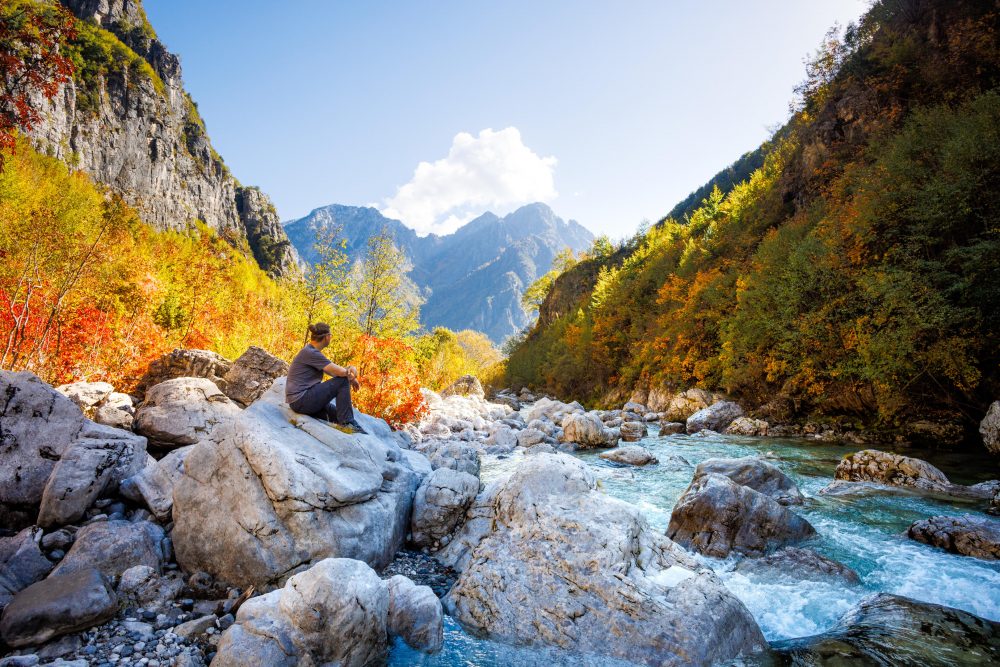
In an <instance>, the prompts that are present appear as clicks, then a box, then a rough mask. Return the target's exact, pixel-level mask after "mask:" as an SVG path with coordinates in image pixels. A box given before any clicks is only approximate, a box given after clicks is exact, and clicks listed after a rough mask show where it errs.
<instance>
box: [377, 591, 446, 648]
mask: <svg viewBox="0 0 1000 667" xmlns="http://www.w3.org/2000/svg"><path fill="white" fill-rule="evenodd" d="M386 586H387V587H388V589H389V618H388V627H387V629H388V631H389V634H390V635H396V636H398V637H402V638H403V641H405V642H406V643H407V644H409V645H410V646H411V647H413V648H415V649H417V650H418V651H424V652H427V653H434V652H436V651H439V650H440V649H441V645H442V644H443V643H444V612H443V610H442V608H441V600H439V599H438V597H437V596H436V595H434V591H433V590H431V588H430V586H417V585H416V584H414V583H413V582H412V581H410V579H408V578H407V577H404V576H402V575H399V574H397V575H395V576H394V577H392V578H390V579H389V580H388V581H386Z"/></svg>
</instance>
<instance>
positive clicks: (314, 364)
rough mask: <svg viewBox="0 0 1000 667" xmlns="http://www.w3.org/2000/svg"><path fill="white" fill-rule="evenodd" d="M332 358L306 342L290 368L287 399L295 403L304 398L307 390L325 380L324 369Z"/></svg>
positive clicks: (288, 401)
mask: <svg viewBox="0 0 1000 667" xmlns="http://www.w3.org/2000/svg"><path fill="white" fill-rule="evenodd" d="M329 364H330V360H329V359H327V358H326V357H324V356H323V353H322V352H320V351H319V350H317V349H316V348H315V347H313V346H312V345H309V344H308V343H307V344H306V346H305V347H303V348H302V349H301V350H299V353H298V354H296V355H295V358H294V359H292V365H291V367H289V369H288V380H286V381H285V401H286V402H287V403H294V402H295V401H297V400H299V399H300V398H302V396H303V395H304V394H305V393H306V391H307V390H308V389H309V388H310V387H313V386H315V385H317V384H319V383H320V382H322V381H323V369H324V368H326V367H327V365H329Z"/></svg>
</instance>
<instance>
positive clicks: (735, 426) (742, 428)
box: [725, 417, 770, 435]
mask: <svg viewBox="0 0 1000 667" xmlns="http://www.w3.org/2000/svg"><path fill="white" fill-rule="evenodd" d="M769 426H770V424H768V423H767V422H766V421H764V420H763V419H751V418H750V417H737V418H736V419H735V420H733V423H732V424H730V425H729V426H727V427H726V431H725V432H726V433H727V434H729V435H767V429H768V428H769Z"/></svg>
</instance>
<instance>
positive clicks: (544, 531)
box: [438, 454, 764, 665]
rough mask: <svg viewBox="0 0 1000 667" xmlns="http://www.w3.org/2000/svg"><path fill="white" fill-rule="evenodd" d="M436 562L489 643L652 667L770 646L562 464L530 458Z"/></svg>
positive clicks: (663, 545) (743, 614)
mask: <svg viewBox="0 0 1000 667" xmlns="http://www.w3.org/2000/svg"><path fill="white" fill-rule="evenodd" d="M438 558H439V559H441V560H443V561H444V562H446V563H448V564H450V565H452V566H454V567H456V568H459V569H461V574H460V576H459V578H458V581H457V582H456V583H455V585H454V587H453V588H452V589H451V591H450V592H449V593H448V595H447V596H446V597H445V606H446V608H447V609H448V611H449V613H451V615H452V616H454V617H455V618H456V619H457V620H459V621H460V622H461V623H462V624H463V625H465V626H466V627H469V628H471V629H473V630H474V631H476V632H478V633H481V634H483V635H486V636H490V637H493V638H497V639H500V640H502V641H508V642H513V643H518V644H534V645H550V646H559V647H564V648H571V649H573V650H575V651H577V652H580V653H583V654H597V655H605V656H613V657H617V658H621V659H624V660H630V661H633V662H638V663H645V664H650V665H689V664H706V665H707V664H715V663H720V662H725V661H728V660H732V659H733V658H735V657H736V656H739V655H746V654H749V653H752V652H754V651H757V650H759V649H761V648H763V646H764V640H763V637H762V636H761V633H760V630H759V629H758V628H757V625H756V623H755V622H754V620H753V618H752V617H751V616H750V614H749V612H748V611H747V610H746V608H745V607H744V606H743V605H742V603H740V602H739V601H738V600H737V599H736V598H735V597H733V596H732V594H730V593H729V592H728V591H727V590H726V588H725V587H724V586H723V585H722V583H721V582H720V581H719V580H718V579H717V578H716V577H715V575H714V574H712V573H711V571H709V570H705V569H702V568H700V567H699V565H698V563H697V562H696V561H695V560H694V559H692V558H691V557H690V556H689V555H688V554H686V553H685V552H684V550H683V549H681V548H679V547H678V546H677V545H676V544H674V543H673V542H671V541H670V540H668V539H666V538H665V537H664V536H662V535H658V534H656V533H655V532H653V531H652V530H650V528H649V526H648V525H647V524H646V521H645V519H644V518H643V517H642V515H641V513H640V512H639V510H638V509H636V508H635V507H633V506H632V505H629V504H627V503H623V502H621V501H618V500H615V499H612V498H608V497H606V496H604V495H603V494H601V493H598V492H596V491H595V481H594V478H593V477H592V476H591V474H590V473H589V472H588V470H587V468H586V467H585V465H584V464H583V463H582V462H580V461H578V460H576V459H574V458H572V457H569V456H567V455H564V454H538V455H536V456H532V457H530V458H529V459H526V460H525V462H524V463H522V464H521V465H519V466H518V468H517V469H516V470H515V472H514V473H513V474H512V475H511V476H510V478H508V479H506V480H503V481H500V482H497V483H494V484H492V485H490V486H489V487H488V488H487V489H486V490H485V491H483V493H481V494H480V496H479V497H477V499H476V501H475V502H474V503H473V505H472V507H471V508H470V510H469V513H468V515H467V520H466V523H465V526H464V527H463V529H462V530H461V531H460V532H459V534H457V535H456V537H455V539H454V540H453V541H452V542H451V544H450V545H449V546H448V547H446V548H445V549H444V550H442V551H441V552H439V554H438Z"/></svg>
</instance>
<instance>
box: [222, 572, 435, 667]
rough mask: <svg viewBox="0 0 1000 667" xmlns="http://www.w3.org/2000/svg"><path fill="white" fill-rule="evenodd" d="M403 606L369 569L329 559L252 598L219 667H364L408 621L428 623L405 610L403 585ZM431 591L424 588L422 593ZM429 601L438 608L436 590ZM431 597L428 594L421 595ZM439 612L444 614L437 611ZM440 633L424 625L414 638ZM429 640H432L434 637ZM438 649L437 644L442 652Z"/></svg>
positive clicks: (227, 637) (228, 636)
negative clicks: (277, 587)
mask: <svg viewBox="0 0 1000 667" xmlns="http://www.w3.org/2000/svg"><path fill="white" fill-rule="evenodd" d="M395 586H396V588H397V592H398V593H399V595H398V596H397V598H396V602H397V607H395V608H393V607H392V606H391V602H392V595H391V593H390V589H391V588H390V587H391V585H390V584H389V583H387V582H384V581H382V580H381V579H379V577H378V575H377V574H375V572H374V570H372V569H371V568H370V567H368V566H367V565H365V564H364V563H362V562H360V561H356V560H351V559H347V558H328V559H325V560H322V561H320V562H318V563H316V564H315V565H313V566H312V567H311V568H309V569H308V570H306V571H304V572H301V573H299V574H296V575H295V576H293V577H291V578H289V580H288V582H287V583H286V584H285V586H284V587H283V588H281V589H278V590H276V591H273V592H271V593H268V594H266V595H261V596H259V597H255V598H252V599H250V600H248V601H247V602H246V603H245V604H244V605H243V606H242V607H240V609H239V612H238V613H237V614H236V623H235V624H234V625H232V626H231V627H230V628H229V629H228V630H226V632H225V633H224V634H223V635H222V639H221V641H219V648H218V653H217V654H216V656H215V659H214V660H213V661H212V665H213V666H214V667H245V666H246V665H268V666H269V667H297V666H299V665H340V666H342V667H363V666H364V665H369V664H375V663H376V662H378V661H379V660H381V659H383V657H384V655H385V653H386V651H387V649H388V640H389V635H390V618H392V620H393V621H395V624H393V625H392V630H395V631H397V632H400V633H402V632H406V633H409V630H410V628H406V627H402V628H401V627H397V624H401V623H404V622H406V621H410V620H412V621H414V622H417V621H423V622H426V613H425V612H423V610H421V613H420V616H416V615H413V614H412V613H411V612H413V611H415V610H416V607H412V606H411V607H410V609H409V610H404V609H402V605H404V604H408V603H411V602H414V600H413V598H412V596H411V595H409V594H408V592H406V591H403V588H402V586H401V585H400V583H399V582H396V584H395ZM417 588H426V587H417ZM426 590H427V593H430V597H431V598H433V601H434V602H436V603H437V608H438V610H440V602H438V601H437V598H435V597H434V594H433V593H431V592H430V589H426ZM423 597H424V598H425V599H427V598H426V594H425V595H424V596H423ZM438 613H440V611H439V612H438ZM433 633H434V630H429V629H428V628H425V627H421V628H419V629H417V630H416V631H415V632H414V633H413V634H412V635H411V636H410V637H407V635H406V634H404V635H403V636H404V638H406V639H408V640H409V639H414V641H416V639H415V638H416V637H425V638H428V637H427V635H428V634H433ZM428 639H429V638H428ZM439 645H440V644H439V643H438V646H439Z"/></svg>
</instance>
